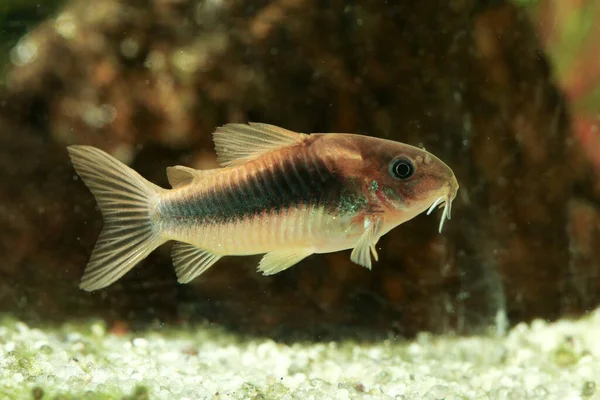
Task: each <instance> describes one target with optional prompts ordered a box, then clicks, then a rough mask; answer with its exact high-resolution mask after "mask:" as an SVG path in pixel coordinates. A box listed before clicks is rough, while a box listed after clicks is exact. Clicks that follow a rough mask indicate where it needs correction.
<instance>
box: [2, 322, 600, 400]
mask: <svg viewBox="0 0 600 400" xmlns="http://www.w3.org/2000/svg"><path fill="white" fill-rule="evenodd" d="M598 337H600V312H599V311H596V312H594V313H592V314H590V315H589V316H588V317H586V318H584V319H581V320H578V321H559V322H557V323H554V324H548V323H545V322H544V321H534V322H533V323H531V324H530V325H526V324H519V325H517V326H516V327H514V328H513V329H512V330H510V332H509V333H508V334H507V335H506V336H505V337H498V336H494V335H491V334H490V335H482V336H471V337H453V336H450V335H445V336H436V335H432V334H421V335H419V336H418V337H417V338H415V339H414V340H410V341H407V340H402V339H394V338H392V337H390V338H389V339H383V340H381V341H378V342H358V341H356V340H344V341H339V342H335V341H330V342H317V343H311V342H297V343H289V344H284V343H278V342H275V341H273V340H271V339H267V338H248V337H241V336H240V335H236V334H233V333H231V332H227V331H225V330H223V329H221V328H218V327H215V326H211V325H208V324H207V325H201V326H198V327H179V328H178V327H171V328H160V329H155V330H147V331H144V332H131V333H128V334H125V335H120V336H115V335H113V334H111V333H109V332H108V329H107V326H106V325H105V323H104V322H102V321H89V322H87V323H79V324H74V323H70V324H65V325H63V326H60V327H49V326H45V327H38V328H34V327H30V326H28V325H26V324H25V323H23V322H20V321H17V320H15V319H11V318H2V319H0V397H2V398H7V399H22V398H34V399H38V398H39V399H69V400H70V399H75V398H77V399H173V398H176V399H186V398H187V399H197V398H217V397H218V398H219V399H246V398H253V399H280V398H287V399H303V400H304V399H311V398H312V399H320V398H336V399H350V398H352V399H394V398H397V397H398V396H401V397H402V398H403V399H441V398H445V399H472V398H482V397H483V398H487V397H489V398H507V397H511V396H512V397H516V398H532V399H536V398H539V399H541V398H544V399H561V398H576V397H577V396H579V397H584V398H586V399H587V398H594V399H595V398H600V395H599V394H598V393H597V391H596V389H595V388H596V385H597V383H598V379H599V378H598V376H600V361H599V360H600V343H599V342H598V340H597V338H598Z"/></svg>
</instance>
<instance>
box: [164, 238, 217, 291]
mask: <svg viewBox="0 0 600 400" xmlns="http://www.w3.org/2000/svg"><path fill="white" fill-rule="evenodd" d="M171 256H172V258H173V265H174V266H175V274H176V275H177V280H178V281H179V283H188V282H190V281H191V280H193V279H194V278H196V277H198V276H199V275H201V274H202V273H204V272H206V270H208V269H209V268H210V267H212V266H213V265H214V264H215V263H216V262H217V261H219V260H220V259H221V257H222V256H220V255H218V254H214V253H211V252H210V251H208V250H204V249H201V248H199V247H196V246H194V245H192V244H188V243H183V242H176V243H175V244H174V245H173V250H172V251H171Z"/></svg>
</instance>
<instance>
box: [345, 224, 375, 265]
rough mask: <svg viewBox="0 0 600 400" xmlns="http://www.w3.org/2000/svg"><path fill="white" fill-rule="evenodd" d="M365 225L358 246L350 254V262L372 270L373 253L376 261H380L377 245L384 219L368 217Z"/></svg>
mask: <svg viewBox="0 0 600 400" xmlns="http://www.w3.org/2000/svg"><path fill="white" fill-rule="evenodd" d="M364 224H365V231H364V232H363V234H362V235H361V236H360V238H359V239H358V242H357V243H356V246H354V250H352V254H350V260H352V261H353V262H355V263H357V264H359V265H362V266H363V267H366V268H368V269H371V253H372V254H373V258H374V259H375V261H377V260H378V259H379V257H378V255H377V250H376V249H375V245H376V244H377V242H378V241H379V233H380V232H381V227H382V226H383V218H381V217H379V216H372V217H366V218H365V222H364Z"/></svg>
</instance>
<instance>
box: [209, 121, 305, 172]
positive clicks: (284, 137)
mask: <svg viewBox="0 0 600 400" xmlns="http://www.w3.org/2000/svg"><path fill="white" fill-rule="evenodd" d="M308 136H309V135H307V134H305V133H298V132H294V131H290V130H287V129H284V128H280V127H278V126H275V125H269V124H262V123H253V122H250V123H249V124H238V123H230V124H226V125H223V126H221V127H219V128H217V129H216V130H215V132H214V134H213V141H214V143H215V150H216V151H217V161H218V163H219V164H220V165H221V166H222V167H227V166H232V165H239V164H243V163H245V162H247V161H250V160H253V159H255V158H258V157H260V156H261V155H263V154H265V153H268V152H270V151H273V150H277V149H280V148H283V147H287V146H291V145H294V144H296V143H300V142H302V141H303V140H305V139H306V138H308Z"/></svg>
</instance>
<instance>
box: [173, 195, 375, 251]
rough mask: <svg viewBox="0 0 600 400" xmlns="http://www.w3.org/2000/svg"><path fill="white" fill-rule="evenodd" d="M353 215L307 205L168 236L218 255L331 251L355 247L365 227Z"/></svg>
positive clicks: (209, 225) (182, 231) (191, 228)
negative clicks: (288, 250)
mask: <svg viewBox="0 0 600 400" xmlns="http://www.w3.org/2000/svg"><path fill="white" fill-rule="evenodd" d="M351 221H352V218H351V216H348V215H346V216H344V215H331V214H330V213H328V212H327V211H326V209H325V208H324V207H316V206H307V207H298V208H293V209H289V210H282V211H270V212H269V211H265V212H263V213H260V214H256V215H253V216H250V217H248V218H245V219H243V220H234V221H230V222H226V223H211V224H197V225H190V226H187V227H181V228H179V229H173V230H172V231H171V232H169V236H170V238H171V239H173V240H178V241H182V242H186V243H190V244H193V245H194V246H197V247H199V248H202V249H206V250H210V251H211V252H212V253H214V254H219V255H251V254H262V253H268V252H271V251H276V250H282V249H288V248H310V249H313V252H314V253H328V252H333V251H338V250H345V249H349V248H351V247H353V246H354V245H355V244H356V241H357V240H358V237H359V236H360V234H361V232H362V231H363V229H362V227H361V226H359V227H356V229H353V227H352V223H351Z"/></svg>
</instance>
